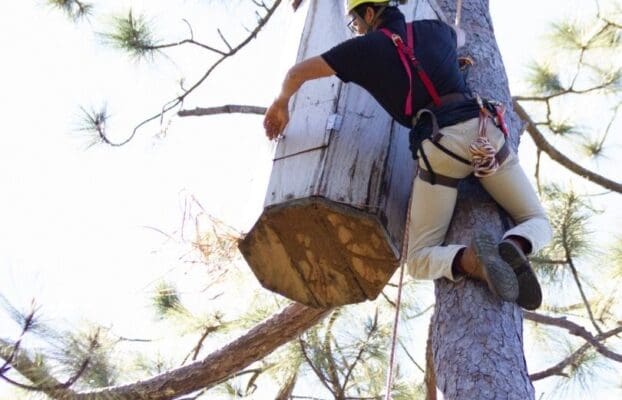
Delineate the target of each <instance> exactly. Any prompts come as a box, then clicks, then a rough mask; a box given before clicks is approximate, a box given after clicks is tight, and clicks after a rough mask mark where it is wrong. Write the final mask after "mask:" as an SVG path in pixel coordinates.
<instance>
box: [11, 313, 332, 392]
mask: <svg viewBox="0 0 622 400" xmlns="http://www.w3.org/2000/svg"><path fill="white" fill-rule="evenodd" d="M328 311H330V310H326V309H315V308H310V307H306V306H303V305H300V304H292V305H290V306H288V307H287V308H285V309H284V310H283V311H282V312H281V313H279V314H277V315H274V316H273V317H271V318H270V319H268V320H266V321H265V322H263V323H261V324H259V325H257V326H256V327H254V328H253V329H251V330H250V331H249V332H248V333H246V334H245V335H243V336H242V337H240V338H238V339H237V340H235V341H233V342H232V343H230V344H229V345H227V346H225V347H223V348H221V349H219V350H217V351H215V352H214V353H212V354H210V355H208V356H207V357H206V358H204V359H203V360H200V361H196V362H194V363H192V364H189V365H186V366H183V367H180V368H177V369H174V370H171V371H168V372H165V373H163V374H160V375H157V376H154V377H151V378H149V379H146V380H142V381H138V382H134V383H130V384H126V385H121V386H114V387H107V388H102V389H97V390H93V391H86V392H80V393H78V392H76V391H73V390H70V389H64V388H61V389H53V390H52V389H50V390H44V392H45V393H46V394H47V395H48V396H50V397H52V398H54V399H61V400H100V399H102V398H106V399H108V398H110V399H141V400H170V399H174V398H177V397H179V396H183V395H188V394H190V393H194V392H196V391H197V390H202V389H205V388H209V387H212V386H214V385H216V384H218V383H219V382H221V381H222V380H223V379H226V378H227V377H231V376H232V375H234V374H235V373H236V371H240V370H242V369H243V368H245V367H246V366H248V365H250V364H252V363H253V362H255V361H258V360H260V359H262V358H263V357H265V356H267V355H268V354H270V353H271V352H272V351H274V350H275V349H276V348H278V347H280V346H282V345H283V344H285V343H287V342H289V341H290V340H292V339H294V338H296V337H297V336H299V335H300V334H301V333H302V332H304V331H305V330H306V329H308V328H310V327H311V326H313V325H315V324H316V323H318V322H319V321H320V320H321V319H322V318H324V316H325V315H326V314H327V313H328ZM10 351H11V347H10V344H8V343H6V342H4V341H1V340H0V357H2V358H5V357H9V355H10ZM5 359H6V358H5ZM12 366H13V367H14V368H15V370H16V371H17V372H19V373H20V374H22V375H23V376H24V377H26V378H27V379H29V380H30V381H31V382H39V383H41V382H45V383H46V385H45V387H52V386H56V385H58V384H59V382H58V381H57V380H56V379H55V378H54V377H52V376H49V375H48V374H47V373H46V372H45V371H42V370H41V368H39V367H38V366H37V364H36V363H35V362H34V361H32V360H31V359H30V358H29V357H27V356H25V355H23V354H21V353H20V354H18V356H17V358H16V361H15V362H14V363H12Z"/></svg>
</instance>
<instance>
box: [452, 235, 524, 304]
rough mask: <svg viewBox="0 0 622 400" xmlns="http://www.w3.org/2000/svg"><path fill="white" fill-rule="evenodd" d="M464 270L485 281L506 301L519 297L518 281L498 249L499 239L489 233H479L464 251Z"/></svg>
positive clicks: (495, 293) (471, 275)
mask: <svg viewBox="0 0 622 400" xmlns="http://www.w3.org/2000/svg"><path fill="white" fill-rule="evenodd" d="M464 257H465V262H464V263H463V265H462V270H463V271H464V272H465V273H466V275H467V276H470V277H472V278H475V279H477V280H480V281H482V282H485V283H486V284H487V285H488V288H489V289H490V291H491V292H492V293H493V294H494V295H496V296H498V297H500V298H501V299H503V300H505V301H511V302H514V301H516V299H517V298H518V282H517V279H516V275H515V273H514V270H513V269H512V267H510V266H509V265H508V264H507V263H506V262H505V261H503V259H501V257H500V256H499V252H498V251H497V241H496V240H495V239H494V238H493V237H492V236H491V235H490V234H487V233H478V234H476V235H475V237H474V238H473V240H472V241H471V246H469V247H467V248H466V249H465V252H464Z"/></svg>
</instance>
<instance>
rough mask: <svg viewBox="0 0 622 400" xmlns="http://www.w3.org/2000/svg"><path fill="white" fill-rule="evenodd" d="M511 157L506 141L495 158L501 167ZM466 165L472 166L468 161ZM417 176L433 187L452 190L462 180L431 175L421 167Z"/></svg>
mask: <svg viewBox="0 0 622 400" xmlns="http://www.w3.org/2000/svg"><path fill="white" fill-rule="evenodd" d="M432 143H435V142H432ZM439 148H440V149H441V150H442V149H445V148H444V147H442V146H441V147H439ZM445 150H446V149H445ZM452 154H454V153H452ZM509 155H510V146H509V145H508V142H507V141H506V142H505V143H503V146H501V148H500V149H499V151H498V152H497V154H496V155H495V158H496V159H497V162H498V163H499V165H501V164H503V162H504V161H505V160H506V159H507V158H508V156H509ZM452 157H454V156H452ZM462 159H463V160H464V158H462ZM465 161H466V160H465ZM466 164H469V165H470V164H471V163H470V162H468V161H466ZM417 175H418V176H419V178H421V180H422V181H424V182H428V183H431V184H433V185H434V184H437V185H442V186H447V187H452V188H456V187H458V184H459V183H460V180H461V179H460V178H452V177H450V176H445V175H440V174H437V173H431V172H430V171H428V170H425V169H423V168H421V167H420V168H419V172H418V174H417Z"/></svg>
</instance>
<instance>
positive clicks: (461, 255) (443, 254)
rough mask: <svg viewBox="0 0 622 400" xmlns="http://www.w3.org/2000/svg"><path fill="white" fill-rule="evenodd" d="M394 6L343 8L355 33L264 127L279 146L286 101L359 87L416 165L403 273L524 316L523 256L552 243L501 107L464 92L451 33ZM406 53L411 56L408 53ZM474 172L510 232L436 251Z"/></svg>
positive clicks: (306, 68) (304, 66) (531, 298)
mask: <svg viewBox="0 0 622 400" xmlns="http://www.w3.org/2000/svg"><path fill="white" fill-rule="evenodd" d="M396 3H397V2H394V1H386V0H384V1H383V0H375V1H373V0H347V2H346V11H347V13H348V15H349V16H350V17H351V21H350V23H349V24H348V26H349V27H350V29H352V30H353V31H354V32H355V33H357V34H358V36H357V37H355V38H352V39H350V40H347V41H345V42H343V43H341V44H339V45H337V46H335V47H333V48H332V49H330V50H329V51H327V52H325V53H324V54H322V55H320V56H316V57H312V58H309V59H307V60H305V61H302V62H300V63H298V64H296V65H295V66H293V67H292V68H291V69H290V70H289V72H288V73H287V75H286V77H285V80H284V82H283V86H282V89H281V93H280V94H279V96H278V97H277V98H276V100H275V101H274V103H273V104H272V105H271V106H270V107H269V109H268V110H267V112H266V115H265V119H264V127H265V130H266V135H267V136H268V137H269V138H270V139H275V138H277V137H278V136H279V135H280V134H281V133H282V132H283V130H284V128H285V126H286V125H287V123H288V121H289V112H288V103H289V100H290V98H291V97H292V95H293V94H294V93H295V92H296V91H297V90H298V89H299V88H300V86H301V85H302V84H303V83H304V82H306V81H308V80H312V79H317V78H321V77H326V76H332V75H337V77H338V78H339V79H341V80H342V81H343V82H353V83H356V84H357V85H360V86H361V87H363V88H364V89H366V90H367V91H368V92H369V93H370V94H371V95H372V96H373V97H374V98H375V99H376V100H377V101H378V102H379V103H380V105H381V106H382V107H383V108H384V109H385V110H386V111H387V112H388V113H389V114H390V115H391V116H392V117H393V118H394V119H395V120H396V121H398V122H399V123H400V124H402V125H404V126H406V127H408V128H411V131H410V149H411V151H412V153H413V157H414V158H415V159H417V160H418V164H419V168H418V173H417V176H416V178H415V182H414V187H413V193H412V199H413V203H412V206H411V215H410V221H411V224H410V226H409V240H408V256H407V266H408V270H409V272H410V274H411V275H412V276H413V277H414V278H417V279H438V278H443V277H444V278H447V279H450V280H452V281H458V280H460V279H462V278H464V277H465V276H466V277H469V278H473V279H476V280H479V281H482V282H485V283H486V284H487V285H488V287H489V289H490V290H491V291H492V293H494V294H495V295H497V296H499V297H500V298H502V299H503V300H506V301H516V302H517V303H518V304H519V305H520V306H521V307H523V308H526V309H530V310H531V309H536V308H538V307H539V306H540V304H541V302H542V293H541V289H540V285H539V283H538V280H537V278H536V275H535V274H534V271H533V270H532V268H531V266H530V264H529V261H528V259H527V255H530V254H533V253H535V252H536V251H538V250H539V249H541V248H542V247H543V246H544V245H545V244H546V243H547V242H548V241H549V240H550V238H551V234H552V233H551V228H550V225H549V222H548V220H547V218H546V215H545V212H544V210H543V208H542V206H541V204H540V202H539V200H538V198H537V196H536V193H535V192H534V190H533V188H532V186H531V185H530V183H529V181H528V179H527V177H526V176H525V173H524V172H523V170H522V168H521V167H520V165H519V163H518V158H517V156H516V154H514V152H513V151H512V150H511V149H510V147H509V144H508V142H507V141H506V135H507V130H506V128H505V124H504V122H503V109H502V106H501V105H500V104H498V103H495V102H493V101H488V100H482V99H480V97H479V96H477V95H475V94H473V93H471V91H470V90H469V88H468V87H467V85H466V82H465V80H464V76H463V74H462V72H461V71H460V67H459V62H458V56H457V47H458V43H457V41H458V37H459V36H460V35H458V34H457V33H456V30H454V28H453V27H451V26H449V25H447V24H445V23H444V22H441V21H438V20H421V21H415V22H412V23H406V22H405V18H404V15H403V14H402V13H401V11H400V10H399V9H398V8H397V4H396ZM413 49H414V51H413ZM470 174H475V176H476V177H478V178H479V179H480V182H481V184H482V186H483V187H484V189H486V191H488V193H490V195H491V196H492V197H493V198H494V199H495V200H496V202H497V203H498V204H500V205H501V206H502V207H503V208H504V209H505V210H506V211H507V212H508V213H509V214H510V215H511V217H512V218H513V219H514V221H515V222H516V224H517V225H516V226H515V227H514V228H512V229H510V230H509V231H507V232H506V233H505V234H504V235H503V239H502V241H501V242H500V243H497V241H496V240H494V239H493V238H492V237H490V235H488V234H484V233H480V234H476V235H475V237H474V238H473V240H472V242H471V244H470V245H469V246H463V245H459V244H448V245H443V241H444V239H445V235H446V233H447V229H448V227H449V223H450V221H451V217H452V214H453V210H454V207H455V204H456V198H457V185H458V183H459V181H460V179H463V178H465V177H467V176H468V175H470Z"/></svg>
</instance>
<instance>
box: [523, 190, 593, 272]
mask: <svg viewBox="0 0 622 400" xmlns="http://www.w3.org/2000/svg"><path fill="white" fill-rule="evenodd" d="M543 194H544V200H545V204H546V207H547V211H548V216H549V220H550V222H551V226H552V228H553V240H552V241H551V243H550V244H549V245H548V246H547V247H546V248H545V249H543V250H542V251H541V253H540V254H539V255H538V256H537V257H535V258H534V264H535V265H536V266H537V267H538V271H539V273H541V274H542V275H543V276H544V277H545V278H548V279H549V280H551V281H553V280H560V279H559V278H561V277H563V275H564V273H565V271H566V270H565V266H566V264H567V263H568V262H569V260H570V259H572V258H574V257H577V256H581V255H585V254H586V253H589V251H590V246H591V243H590V241H589V236H590V233H591V232H590V231H589V230H588V221H589V219H590V217H591V216H592V215H593V214H594V212H595V210H594V209H593V208H592V207H591V205H590V204H589V203H588V202H587V201H586V200H585V199H584V198H583V197H581V196H580V195H578V194H577V193H575V192H574V191H572V190H564V189H562V188H561V187H559V186H557V185H550V186H546V187H545V188H544V190H543ZM560 273H561V276H560ZM560 281H561V280H560Z"/></svg>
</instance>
